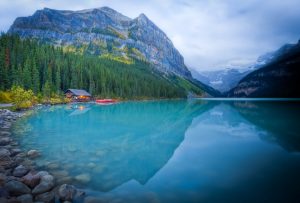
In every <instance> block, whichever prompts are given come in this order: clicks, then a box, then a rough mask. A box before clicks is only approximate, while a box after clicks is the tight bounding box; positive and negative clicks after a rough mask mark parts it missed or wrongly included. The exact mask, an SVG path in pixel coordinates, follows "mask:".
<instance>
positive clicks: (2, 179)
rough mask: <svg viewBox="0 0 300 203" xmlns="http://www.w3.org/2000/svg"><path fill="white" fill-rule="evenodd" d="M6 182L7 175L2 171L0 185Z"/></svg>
mask: <svg viewBox="0 0 300 203" xmlns="http://www.w3.org/2000/svg"><path fill="white" fill-rule="evenodd" d="M5 182H6V175H4V174H3V173H0V187H3V186H4V184H5Z"/></svg>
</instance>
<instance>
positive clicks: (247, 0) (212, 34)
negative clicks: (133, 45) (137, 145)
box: [0, 0, 300, 70]
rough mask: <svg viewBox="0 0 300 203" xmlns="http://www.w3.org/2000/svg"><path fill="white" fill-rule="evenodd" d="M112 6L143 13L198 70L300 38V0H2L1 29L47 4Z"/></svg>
mask: <svg viewBox="0 0 300 203" xmlns="http://www.w3.org/2000/svg"><path fill="white" fill-rule="evenodd" d="M101 6H109V7H111V8H113V9H115V10H117V11H119V12H121V13H123V14H124V15H127V16H129V17H131V18H135V17H136V16H138V15H139V14H140V13H145V14H146V15H147V16H148V17H149V18H150V19H151V20H152V21H153V22H154V23H155V24H157V25H158V27H160V28H161V29H162V30H163V31H164V32H165V33H166V34H167V35H168V36H169V38H170V39H171V40H172V41H173V43H174V45H175V47H176V48H177V49H178V50H179V51H180V53H181V54H182V55H183V56H184V58H185V62H186V64H187V65H188V66H191V67H194V68H196V69H197V70H213V69H222V68H226V67H246V66H248V65H250V64H251V63H253V62H254V61H255V60H256V58H257V57H258V56H259V55H262V54H264V53H266V52H270V51H273V50H276V49H278V48H279V47H280V46H282V45H283V44H285V43H295V42H297V41H298V39H299V38H300V23H299V22H300V12H299V11H298V10H299V8H300V1H299V0H285V1H282V0H264V1H260V0H244V1H238V2H237V1H236V0H227V1H224V0H214V1H213V0H202V1H198V0H164V1H160V0H149V1H140V0H127V1H125V0H124V1H119V0H85V1H82V0H64V1H61V0H18V1H10V0H2V1H1V2H0V29H2V30H4V31H6V30H7V29H8V28H9V26H10V25H11V24H12V23H13V21H14V19H15V18H16V17H18V16H28V15H32V14H33V12H34V11H35V10H37V9H42V8H44V7H49V8H54V9H63V10H81V9H87V8H95V7H101Z"/></svg>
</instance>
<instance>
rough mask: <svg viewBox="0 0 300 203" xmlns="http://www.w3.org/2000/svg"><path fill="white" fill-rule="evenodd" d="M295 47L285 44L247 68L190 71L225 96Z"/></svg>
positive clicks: (260, 57)
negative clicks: (252, 74)
mask: <svg viewBox="0 0 300 203" xmlns="http://www.w3.org/2000/svg"><path fill="white" fill-rule="evenodd" d="M294 46H295V45H293V44H285V45H283V46H282V47H281V48H279V49H278V50H276V51H273V52H268V53H266V54H263V55H261V56H259V57H258V58H257V60H256V62H255V63H254V64H253V65H251V66H249V67H247V68H241V69H237V68H227V69H222V70H213V71H199V72H198V71H195V70H194V69H191V73H192V75H193V77H195V78H196V79H198V80H199V81H201V82H203V83H204V84H206V85H209V86H211V87H213V88H214V89H216V90H219V91H220V92H222V93H224V94H225V95H226V94H227V92H228V91H229V90H231V89H232V88H234V87H235V86H237V85H238V83H239V82H240V81H241V80H242V79H243V78H244V77H246V76H247V75H248V74H250V73H251V72H253V71H255V70H258V69H260V68H262V67H264V66H267V65H268V64H271V63H272V62H273V61H276V60H277V59H278V58H279V57H281V56H283V55H285V54H287V53H288V52H289V51H290V50H291V49H293V47H294Z"/></svg>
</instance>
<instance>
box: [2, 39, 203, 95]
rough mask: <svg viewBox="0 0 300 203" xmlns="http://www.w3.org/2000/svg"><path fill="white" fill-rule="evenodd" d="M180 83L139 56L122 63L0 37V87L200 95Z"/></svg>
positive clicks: (38, 91)
mask: <svg viewBox="0 0 300 203" xmlns="http://www.w3.org/2000/svg"><path fill="white" fill-rule="evenodd" d="M174 77H176V76H174ZM177 80H184V79H182V78H177ZM184 83H185V85H184V86H182V85H180V84H182V82H177V83H173V82H171V79H168V78H165V77H164V76H161V75H160V74H159V73H158V72H156V71H155V70H154V69H153V68H152V67H151V65H150V64H148V63H146V62H143V61H139V60H132V61H131V62H130V63H122V62H120V61H117V60H113V59H109V58H105V57H99V56H87V55H78V54H75V53H69V52H64V51H63V48H61V47H54V46H52V45H45V44H40V43H38V42H36V41H32V40H28V39H27V40H21V39H20V38H19V37H18V36H10V35H7V34H2V35H1V37H0V90H8V89H10V88H11V87H12V86H13V85H18V86H21V87H23V88H25V89H32V90H33V91H34V93H36V94H39V93H43V92H45V91H51V92H52V93H61V92H62V91H64V90H66V89H68V88H82V89H86V90H88V91H89V92H90V93H92V94H93V95H95V96H100V97H120V98H174V97H185V96H186V95H187V93H188V91H190V90H193V92H194V93H196V94H198V95H201V94H202V91H201V89H200V88H198V87H197V86H194V85H193V84H192V83H190V82H187V81H184Z"/></svg>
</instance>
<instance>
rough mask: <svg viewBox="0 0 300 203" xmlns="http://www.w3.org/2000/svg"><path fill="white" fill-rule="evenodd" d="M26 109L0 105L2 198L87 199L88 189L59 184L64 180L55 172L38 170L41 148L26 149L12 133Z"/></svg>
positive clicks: (24, 199) (0, 195)
mask: <svg viewBox="0 0 300 203" xmlns="http://www.w3.org/2000/svg"><path fill="white" fill-rule="evenodd" d="M26 111H27V110H23V111H22V112H12V111H10V110H7V109H0V202H5V203H6V202H7V203H9V202H14V203H16V202H20V203H23V202H26V203H27V202H45V203H54V202H65V203H67V202H72V201H73V200H75V199H77V200H79V201H80V200H81V201H82V202H83V200H84V198H85V192H83V191H82V190H79V189H77V188H76V187H75V186H73V185H68V184H65V183H61V184H59V182H62V181H60V179H59V177H55V176H54V174H50V173H49V172H47V171H44V170H43V171H38V170H36V167H35V164H34V163H35V161H34V159H35V158H36V157H38V156H40V154H39V152H38V151H36V150H34V149H32V150H29V151H27V152H26V151H24V150H22V149H21V148H20V146H19V144H18V143H17V142H16V141H15V140H14V139H13V137H12V136H11V135H12V132H11V127H12V125H13V123H14V122H16V121H17V120H18V119H20V118H21V117H24V116H26ZM85 202H86V201H85Z"/></svg>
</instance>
